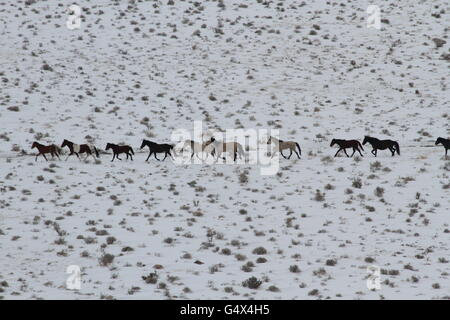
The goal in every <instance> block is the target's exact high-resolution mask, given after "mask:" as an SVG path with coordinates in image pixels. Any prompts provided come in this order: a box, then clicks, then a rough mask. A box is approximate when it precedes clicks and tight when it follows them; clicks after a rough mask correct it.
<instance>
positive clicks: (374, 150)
mask: <svg viewBox="0 0 450 320" xmlns="http://www.w3.org/2000/svg"><path fill="white" fill-rule="evenodd" d="M372 154H373V155H374V156H375V157H376V156H377V149H373V150H372Z"/></svg>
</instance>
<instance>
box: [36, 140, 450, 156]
mask: <svg viewBox="0 0 450 320" xmlns="http://www.w3.org/2000/svg"><path fill="white" fill-rule="evenodd" d="M366 143H369V144H370V145H371V146H372V151H371V153H372V154H373V155H374V156H375V157H376V156H377V151H378V150H386V149H389V151H390V152H391V154H392V156H394V155H395V153H397V154H398V155H400V146H399V144H398V142H397V141H393V140H380V139H377V138H374V137H369V136H365V137H364V140H363V142H362V144H361V143H360V142H359V141H358V140H342V139H333V140H332V141H331V144H330V147H332V146H334V145H335V144H336V145H338V146H339V149H338V150H337V152H336V154H335V155H334V156H335V157H336V156H337V155H338V154H339V152H341V151H344V153H345V155H346V156H347V157H353V155H354V154H355V152H358V153H359V154H360V155H361V156H363V154H362V153H361V151H364V148H363V145H365V144H366ZM271 144H273V145H274V146H275V152H279V153H280V154H281V155H282V156H283V158H285V159H290V158H291V156H292V154H293V153H295V154H296V155H297V157H298V159H300V156H301V154H302V151H301V149H300V145H299V144H298V143H297V142H295V141H283V140H279V139H277V138H275V137H272V136H270V137H269V138H268V140H267V145H271ZM439 144H442V146H444V148H445V157H447V152H448V150H449V149H450V139H444V138H442V137H439V138H437V140H436V142H435V145H439ZM64 147H67V148H69V151H70V153H69V155H68V156H67V158H66V160H67V159H68V158H69V157H70V156H72V155H76V156H77V157H78V159H80V160H81V158H80V154H82V153H86V158H85V160H86V159H87V158H88V157H89V156H92V157H93V158H94V159H95V157H97V158H99V157H100V154H99V152H98V150H97V148H96V147H95V146H94V145H92V144H75V143H73V142H71V141H69V140H66V139H64V141H63V143H62V144H61V147H58V146H56V145H54V144H52V145H47V146H46V145H43V144H40V143H38V142H36V141H35V142H33V145H32V146H31V149H33V148H37V150H38V154H37V155H36V158H35V161H37V158H38V156H39V155H42V156H43V157H44V159H45V160H46V161H48V160H47V157H46V156H45V154H48V153H50V155H51V156H52V158H54V157H55V156H56V157H57V158H58V159H60V158H59V154H60V153H61V149H62V148H64ZM144 147H148V149H149V154H148V157H147V159H146V160H145V161H148V160H149V158H150V156H151V155H152V154H153V155H154V157H155V159H156V160H158V161H161V160H160V159H159V158H158V157H157V154H158V153H163V154H164V159H162V161H164V160H165V159H166V158H167V156H170V157H171V158H172V159H173V156H172V152H173V153H174V154H175V155H176V153H175V149H174V148H175V145H173V144H167V143H163V144H159V143H156V142H152V141H149V140H145V139H144V140H143V141H142V144H141V147H140V149H143V148H144ZM186 149H190V151H191V158H192V157H193V156H194V154H195V155H196V156H197V157H198V158H199V154H201V153H205V154H206V158H207V157H208V156H209V154H211V155H212V156H213V158H214V157H215V158H216V160H217V159H219V158H220V157H222V154H223V153H225V152H227V153H229V154H231V155H232V156H233V160H234V161H236V159H237V156H239V159H242V157H243V156H244V157H245V153H244V149H243V147H242V145H241V144H240V143H238V142H235V141H233V142H223V141H217V140H216V139H215V138H214V137H212V138H210V139H209V140H207V141H205V142H203V143H199V142H196V141H193V140H186V141H185V142H184V144H183V146H182V148H181V149H180V151H181V152H183V151H184V150H186ZM346 149H352V150H353V153H352V154H351V155H350V156H349V155H348V153H347V151H346ZM105 150H106V151H108V150H112V152H113V158H112V160H111V162H112V161H114V159H115V158H117V159H119V160H122V159H121V158H119V155H120V154H123V153H124V154H126V156H127V159H131V160H133V155H134V151H133V148H132V147H130V146H127V145H117V144H113V143H108V144H107V145H106V148H105ZM283 150H289V151H290V154H289V156H287V157H286V156H285V155H284V154H283ZM297 151H298V152H297ZM274 154H275V153H273V154H272V157H273V156H274ZM222 159H225V158H224V157H222ZM202 160H203V159H202Z"/></svg>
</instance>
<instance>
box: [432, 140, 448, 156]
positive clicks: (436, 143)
mask: <svg viewBox="0 0 450 320" xmlns="http://www.w3.org/2000/svg"><path fill="white" fill-rule="evenodd" d="M438 144H442V145H443V146H444V148H445V157H446V158H447V151H448V149H450V139H444V138H442V137H439V138H437V140H436V142H435V145H438Z"/></svg>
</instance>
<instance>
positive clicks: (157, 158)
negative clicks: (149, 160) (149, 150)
mask: <svg viewBox="0 0 450 320" xmlns="http://www.w3.org/2000/svg"><path fill="white" fill-rule="evenodd" d="M153 154H154V155H155V159H156V160H158V161H161V160H159V159H158V157H157V156H156V152H155V153H153Z"/></svg>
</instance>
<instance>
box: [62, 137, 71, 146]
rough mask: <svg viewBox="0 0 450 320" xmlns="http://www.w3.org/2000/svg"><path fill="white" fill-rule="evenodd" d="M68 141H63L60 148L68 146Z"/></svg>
mask: <svg viewBox="0 0 450 320" xmlns="http://www.w3.org/2000/svg"><path fill="white" fill-rule="evenodd" d="M69 143H70V141H69V140H66V139H64V141H63V143H62V144H61V148H64V147H65V146H69Z"/></svg>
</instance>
